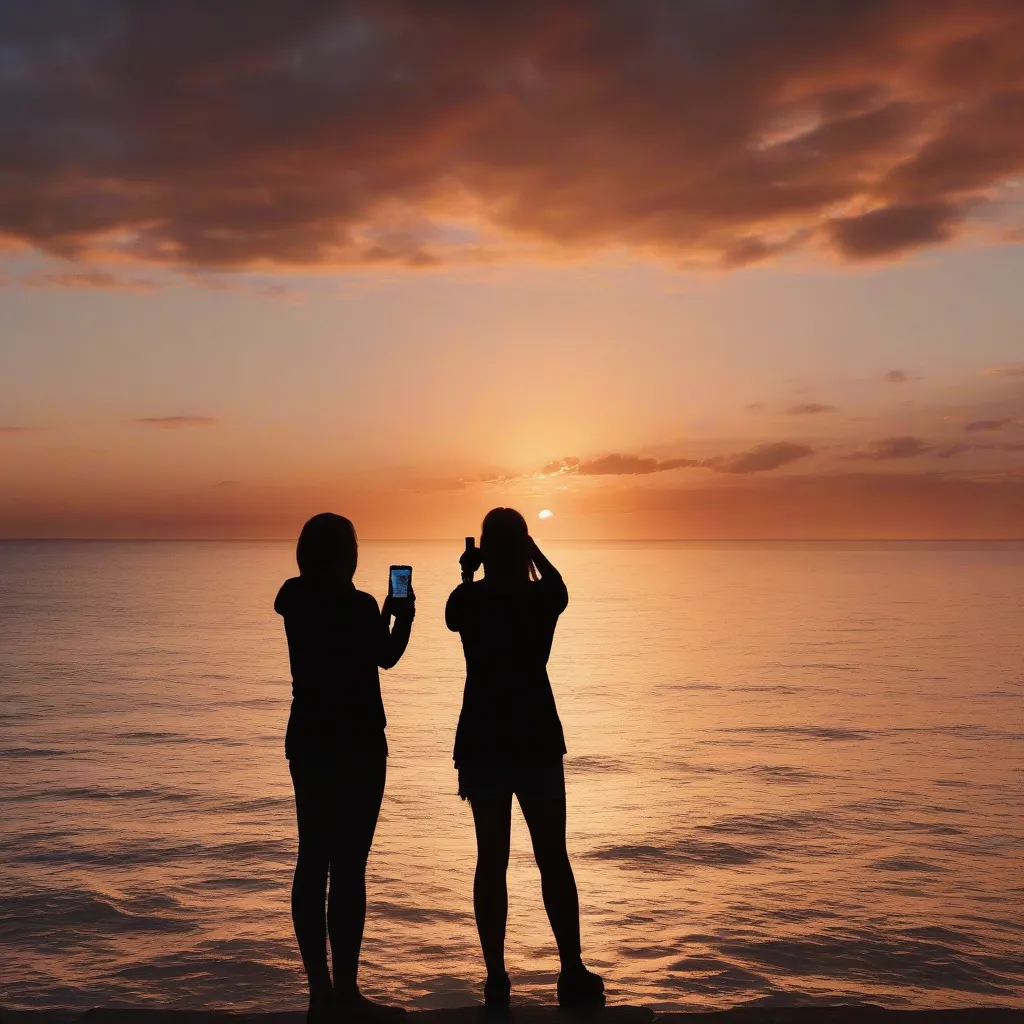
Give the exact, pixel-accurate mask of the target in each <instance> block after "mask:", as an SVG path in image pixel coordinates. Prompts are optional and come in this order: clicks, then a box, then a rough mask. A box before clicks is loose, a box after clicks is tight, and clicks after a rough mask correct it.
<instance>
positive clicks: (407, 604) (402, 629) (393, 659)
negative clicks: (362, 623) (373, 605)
mask: <svg viewBox="0 0 1024 1024" xmlns="http://www.w3.org/2000/svg"><path fill="white" fill-rule="evenodd" d="M392 616H393V617H394V620H395V624H394V625H393V626H392V624H391V619H392ZM414 618H416V595H415V594H414V593H413V592H412V589H411V588H410V590H409V596H408V597H403V598H402V599H401V600H395V599H394V598H391V597H387V598H385V599H384V607H383V608H381V610H380V617H379V620H378V623H379V630H380V632H379V640H378V644H377V664H378V665H379V666H380V667H381V668H394V667H395V665H397V664H398V662H399V659H400V658H401V657H402V655H403V654H405V649H406V647H408V646H409V635H410V634H411V633H412V620H413V619H414Z"/></svg>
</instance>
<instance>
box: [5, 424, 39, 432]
mask: <svg viewBox="0 0 1024 1024" xmlns="http://www.w3.org/2000/svg"><path fill="white" fill-rule="evenodd" d="M34 429H35V428H34V427H18V426H13V425H12V426H0V434H31V433H32V432H33V431H34Z"/></svg>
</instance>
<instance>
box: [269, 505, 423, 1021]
mask: <svg viewBox="0 0 1024 1024" xmlns="http://www.w3.org/2000/svg"><path fill="white" fill-rule="evenodd" d="M357 554H358V546H357V541H356V532H355V528H354V527H353V526H352V523H351V522H349V520H348V519H345V518H343V517H342V516H338V515H334V514H333V513H330V512H324V513H322V514H320V515H317V516H314V517H313V518H312V519H310V520H309V522H307V523H306V525H305V526H304V527H303V528H302V533H301V534H300V535H299V543H298V548H297V551H296V560H297V561H298V564H299V575H298V576H295V577H293V578H291V579H289V580H285V582H284V584H283V586H282V587H281V589H280V591H279V592H278V595H277V599H276V600H275V601H274V610H275V611H276V612H278V613H279V614H280V615H282V616H283V617H284V628H285V633H286V634H287V637H288V658H289V661H290V663H291V673H292V707H291V714H290V716H289V718H288V730H287V734H286V736H285V755H286V756H287V758H288V765H289V769H290V771H291V776H292V782H293V784H294V787H295V810H296V817H297V818H298V829H299V853H298V858H297V862H296V865H295V879H294V882H293V884H292V921H293V923H294V925H295V936H296V938H297V939H298V942H299V952H300V953H301V955H302V964H303V966H304V967H305V969H306V975H307V977H308V979H309V1010H308V1013H307V1017H306V1019H307V1021H308V1022H309V1024H320V1022H326V1021H333V1020H335V1019H336V1018H337V1017H338V1016H341V1017H360V1018H366V1017H372V1018H378V1019H379V1018H382V1017H391V1016H396V1015H398V1014H401V1013H402V1012H403V1011H402V1010H401V1009H400V1008H399V1007H392V1006H385V1005H383V1004H379V1003H374V1002H371V1001H370V1000H369V999H367V998H366V997H365V996H363V995H362V994H361V993H360V991H359V986H358V985H357V983H356V974H357V971H358V968H359V950H360V946H361V945H362V939H363V925H364V922H365V919H366V860H367V857H368V856H369V853H370V846H371V844H372V843H373V833H374V830H375V828H376V826H377V816H378V814H379V813H380V805H381V800H382V798H383V796H384V778H385V774H386V769H387V755H388V746H387V740H386V738H385V735H384V728H385V725H386V724H387V722H386V719H385V715H384V703H383V701H382V700H381V693H380V676H379V673H378V671H377V669H378V667H379V668H391V667H392V666H393V665H395V664H396V663H397V662H398V660H399V658H401V657H402V654H403V653H404V652H405V648H406V645H407V644H408V642H409V633H410V631H411V628H412V620H413V617H414V615H415V599H414V596H412V595H411V594H410V596H409V597H408V598H403V599H400V600H396V599H392V598H391V597H388V599H387V600H386V601H385V602H384V608H383V611H381V610H380V609H378V607H377V602H376V600H375V599H374V598H373V597H372V596H371V595H370V594H366V593H363V592H362V591H360V590H356V588H355V586H354V584H353V583H352V576H353V574H354V573H355V569H356V560H357ZM392 617H394V620H395V621H394V626H393V627H392V626H391V619H392ZM328 878H329V879H330V895H328V892H327V889H328ZM325 902H326V904H327V910H326V915H325V913H324V904H325ZM328 935H329V936H330V944H331V961H332V966H333V973H334V982H333V984H332V982H331V974H330V973H329V971H328V968H327V937H328Z"/></svg>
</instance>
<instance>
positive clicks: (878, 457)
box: [842, 435, 932, 462]
mask: <svg viewBox="0 0 1024 1024" xmlns="http://www.w3.org/2000/svg"><path fill="white" fill-rule="evenodd" d="M930 451H932V447H931V446H930V445H927V444H925V443H924V441H922V440H921V438H919V437H912V436H909V435H904V436H902V437H883V438H882V439H881V440H879V441H872V442H871V443H870V444H868V445H865V447H863V448H861V449H860V451H856V452H853V453H852V454H851V455H844V456H842V458H844V459H873V460H874V461H876V462H882V461H884V460H886V459H912V458H915V457H916V456H918V455H924V454H926V453H927V452H930Z"/></svg>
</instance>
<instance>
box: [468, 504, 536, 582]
mask: <svg viewBox="0 0 1024 1024" xmlns="http://www.w3.org/2000/svg"><path fill="white" fill-rule="evenodd" d="M480 556H481V558H482V560H483V563H484V571H485V573H486V574H487V575H489V576H501V577H504V578H506V579H519V578H522V579H536V577H537V569H536V567H535V566H534V564H533V559H532V558H531V556H530V531H529V529H527V526H526V520H525V519H524V518H523V517H522V516H521V515H520V514H519V513H518V512H517V511H516V510H515V509H514V508H492V509H491V511H490V512H488V513H487V515H486V516H484V524H483V526H482V527H481V529H480Z"/></svg>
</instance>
